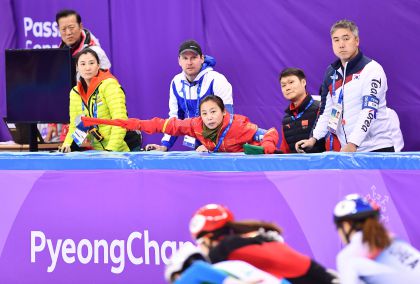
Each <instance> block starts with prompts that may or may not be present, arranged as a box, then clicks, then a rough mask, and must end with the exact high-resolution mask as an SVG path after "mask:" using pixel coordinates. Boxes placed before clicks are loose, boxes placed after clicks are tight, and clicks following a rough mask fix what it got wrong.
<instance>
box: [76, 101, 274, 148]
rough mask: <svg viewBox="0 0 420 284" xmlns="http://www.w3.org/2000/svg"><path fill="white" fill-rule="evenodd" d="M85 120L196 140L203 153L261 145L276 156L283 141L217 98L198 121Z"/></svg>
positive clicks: (207, 104)
mask: <svg viewBox="0 0 420 284" xmlns="http://www.w3.org/2000/svg"><path fill="white" fill-rule="evenodd" d="M82 121H83V123H84V125H85V126H91V125H94V124H111V125H117V126H121V127H124V128H126V129H129V130H141V131H144V132H146V133H148V134H152V133H157V132H162V133H166V134H169V135H174V136H180V135H187V136H189V137H187V139H186V141H188V143H191V144H194V143H195V139H198V140H199V141H200V142H201V144H202V145H201V146H199V147H198V148H197V151H199V152H207V151H211V152H243V151H244V150H243V145H244V144H246V143H248V144H251V145H255V146H261V147H262V148H263V150H264V153H265V154H272V153H274V152H275V150H276V145H277V142H278V139H279V137H278V132H277V130H276V129H275V128H270V129H269V130H267V131H266V130H263V129H260V128H258V126H257V125H256V124H254V123H251V122H250V121H249V119H248V118H247V117H245V116H243V115H239V114H235V115H234V114H230V113H228V112H226V110H225V106H224V104H223V101H222V99H221V98H219V97H218V96H213V95H211V96H207V97H205V98H204V99H203V100H202V101H201V102H200V117H195V118H188V119H184V120H180V119H177V118H175V117H172V118H168V119H162V118H157V117H155V118H153V119H150V120H139V119H135V118H130V119H127V120H123V119H115V120H101V119H92V118H88V117H82ZM184 141H185V140H184ZM147 150H151V149H147Z"/></svg>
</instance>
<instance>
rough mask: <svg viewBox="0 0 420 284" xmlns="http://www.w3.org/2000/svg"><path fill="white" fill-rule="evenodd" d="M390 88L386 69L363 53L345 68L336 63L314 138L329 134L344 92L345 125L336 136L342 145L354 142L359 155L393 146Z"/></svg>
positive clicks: (323, 96)
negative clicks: (329, 123)
mask: <svg viewBox="0 0 420 284" xmlns="http://www.w3.org/2000/svg"><path fill="white" fill-rule="evenodd" d="M333 82H335V85H334V89H335V91H334V93H333V92H332V91H333V87H332V85H333ZM387 89H388V85H387V79H386V75H385V72H384V70H383V69H382V66H381V65H380V64H379V63H378V62H376V61H374V60H372V59H370V58H368V57H366V56H364V55H363V54H362V52H360V51H359V53H358V54H357V55H356V57H355V58H353V59H352V60H350V61H349V62H348V63H347V64H346V66H342V64H341V62H340V60H337V61H335V62H334V63H333V64H331V65H330V66H329V67H328V69H327V71H326V73H325V77H324V81H323V84H322V88H321V109H320V116H319V118H318V121H317V123H316V125H315V127H314V130H313V132H312V136H313V137H314V138H315V139H317V140H319V139H321V138H324V137H325V136H326V135H327V134H328V127H327V126H328V121H329V118H330V116H331V111H332V108H333V106H334V105H336V104H338V101H339V97H340V93H341V92H343V93H342V107H343V111H342V114H341V123H340V125H339V126H338V129H337V133H336V134H337V136H338V139H339V140H340V143H341V146H344V145H346V144H348V143H350V142H351V143H354V144H355V145H356V146H357V147H358V148H357V151H358V152H369V151H373V150H377V149H381V148H387V147H392V146H393V142H392V138H391V137H392V136H391V126H390V121H389V118H388V114H387V110H386V91H387ZM331 94H332V95H331Z"/></svg>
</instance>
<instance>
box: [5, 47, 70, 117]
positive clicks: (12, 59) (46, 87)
mask: <svg viewBox="0 0 420 284" xmlns="http://www.w3.org/2000/svg"><path fill="white" fill-rule="evenodd" d="M71 60H72V59H71V54H70V50H69V49H61V48H51V49H19V50H6V104H7V121H8V122H63V123H68V122H69V93H70V90H71V88H72V65H71V64H72V62H71Z"/></svg>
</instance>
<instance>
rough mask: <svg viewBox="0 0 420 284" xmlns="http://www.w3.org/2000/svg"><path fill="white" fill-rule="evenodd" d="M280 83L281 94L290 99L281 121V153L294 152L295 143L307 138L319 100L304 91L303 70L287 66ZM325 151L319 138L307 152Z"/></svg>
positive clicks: (322, 141)
mask: <svg viewBox="0 0 420 284" xmlns="http://www.w3.org/2000/svg"><path fill="white" fill-rule="evenodd" d="M279 79H280V85H281V91H282V93H283V96H284V97H285V98H286V99H287V100H288V101H290V105H289V106H288V107H287V109H286V110H285V115H284V117H283V121H282V131H281V132H282V142H281V146H280V150H281V151H282V152H283V153H296V149H295V144H296V142H298V141H299V140H302V139H308V138H309V137H310V134H311V131H312V128H313V126H314V124H315V121H316V119H317V116H318V110H319V104H320V103H319V101H316V100H314V99H313V98H312V96H311V95H310V94H308V93H307V91H306V76H305V73H304V72H303V70H301V69H298V68H287V69H284V70H283V71H282V72H281V73H280V78H279ZM324 151H325V141H324V139H320V140H318V141H317V143H316V145H315V146H314V147H313V148H312V149H311V150H310V151H308V152H310V153H319V152H324Z"/></svg>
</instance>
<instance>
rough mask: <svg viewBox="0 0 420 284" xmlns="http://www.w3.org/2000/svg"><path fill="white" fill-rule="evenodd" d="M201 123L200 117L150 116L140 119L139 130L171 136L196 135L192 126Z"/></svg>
mask: <svg viewBox="0 0 420 284" xmlns="http://www.w3.org/2000/svg"><path fill="white" fill-rule="evenodd" d="M200 123H201V119H200V118H187V119H183V120H182V119H177V118H175V117H172V118H168V119H163V118H158V117H155V118H152V119H150V120H141V121H140V124H141V130H142V131H144V132H146V133H148V134H152V133H156V132H162V133H166V134H169V135H173V136H179V135H189V136H192V137H196V135H195V131H194V126H195V125H199V124H200Z"/></svg>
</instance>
